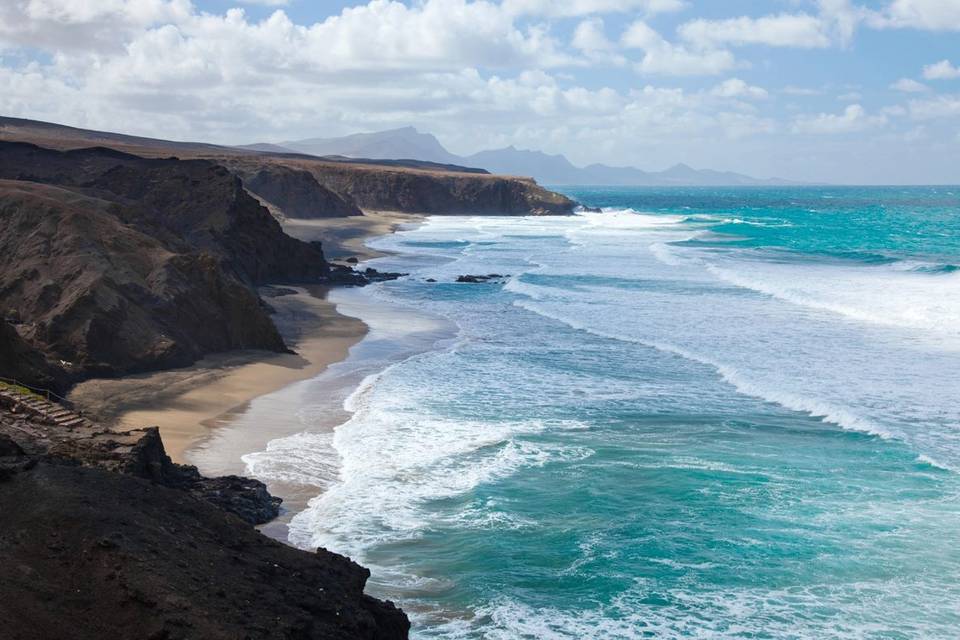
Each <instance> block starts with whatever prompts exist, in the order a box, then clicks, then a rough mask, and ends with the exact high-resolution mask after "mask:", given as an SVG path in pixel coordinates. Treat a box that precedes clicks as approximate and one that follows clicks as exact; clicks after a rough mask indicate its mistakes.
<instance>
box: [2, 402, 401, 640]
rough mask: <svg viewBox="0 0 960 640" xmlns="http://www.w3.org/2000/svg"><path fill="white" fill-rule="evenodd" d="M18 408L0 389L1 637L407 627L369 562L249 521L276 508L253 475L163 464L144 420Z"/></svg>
mask: <svg viewBox="0 0 960 640" xmlns="http://www.w3.org/2000/svg"><path fill="white" fill-rule="evenodd" d="M17 404H18V401H16V400H12V399H11V398H10V397H8V396H0V514H3V517H0V578H2V579H0V620H3V637H4V638H10V639H11V640H47V639H49V638H58V639H63V640H72V639H77V640H81V639H83V640H87V639H89V640H94V639H97V640H99V639H100V638H118V639H127V638H129V639H131V640H133V639H140V638H166V639H169V640H173V639H175V638H182V639H184V640H186V639H188V638H204V639H207V638H210V639H220V638H222V639H224V640H226V639H228V638H229V639H232V638H290V639H294V638H295V639H307V638H316V639H321V638H344V639H348V638H363V639H384V640H388V639H394V638H397V639H400V638H406V637H407V633H408V630H409V622H408V621H407V619H406V616H405V615H404V614H403V612H401V611H400V610H398V609H397V608H396V607H394V606H393V605H392V604H391V603H389V602H381V601H378V600H376V599H374V598H371V597H370V596H367V595H365V594H364V593H363V589H364V586H365V583H366V580H367V578H368V577H369V575H370V574H369V572H368V571H367V570H366V569H364V568H362V567H360V566H358V565H356V564H354V563H353V562H351V561H350V560H349V559H347V558H344V557H342V556H339V555H336V554H333V553H330V552H328V551H325V550H323V549H320V550H318V551H317V552H316V553H307V552H304V551H299V550H297V549H293V548H292V547H287V546H285V545H283V544H280V543H278V542H275V541H273V540H270V539H269V538H267V537H265V536H263V535H262V534H260V533H259V532H257V531H256V530H255V529H253V528H252V526H251V523H260V522H265V521H267V520H269V519H271V518H272V517H275V516H276V512H277V507H278V503H279V501H278V500H277V499H275V498H273V497H271V496H270V494H269V493H268V492H267V491H266V488H265V487H264V485H263V484H262V483H260V482H258V481H256V480H251V479H248V478H239V477H236V476H229V477H225V478H204V477H202V476H201V475H200V474H199V473H198V472H197V470H196V469H195V468H194V467H185V466H181V465H176V464H173V463H172V462H171V461H170V459H169V457H167V455H166V453H165V452H164V449H163V443H162V441H161V440H160V436H159V433H158V431H157V430H156V429H155V428H154V429H139V430H133V431H127V432H111V431H106V430H103V429H102V428H100V427H98V426H97V425H93V424H87V425H85V426H83V427H78V428H75V429H67V428H64V427H61V426H58V425H52V424H48V423H44V422H41V421H38V420H37V419H36V418H35V417H30V416H29V415H27V414H25V413H20V412H16V413H15V412H14V409H16V408H17ZM238 516H239V517H238Z"/></svg>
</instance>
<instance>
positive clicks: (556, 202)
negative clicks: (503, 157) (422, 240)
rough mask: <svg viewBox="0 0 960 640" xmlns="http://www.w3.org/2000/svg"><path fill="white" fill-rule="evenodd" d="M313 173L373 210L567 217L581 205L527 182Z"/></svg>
mask: <svg viewBox="0 0 960 640" xmlns="http://www.w3.org/2000/svg"><path fill="white" fill-rule="evenodd" d="M309 169H310V171H311V173H313V175H314V176H315V177H316V178H317V180H318V181H319V182H320V183H321V184H323V185H324V186H326V187H328V188H330V189H331V190H333V191H336V192H337V193H340V194H343V195H346V196H349V197H350V198H351V199H353V200H354V201H355V202H356V203H357V204H358V205H360V206H361V207H364V208H368V209H383V210H392V211H404V212H409V213H430V214H435V215H444V214H449V215H462V214H482V215H566V214H569V213H572V212H573V209H574V207H576V203H575V202H573V201H572V200H570V199H569V198H567V197H566V196H562V195H560V194H557V193H553V192H552V191H548V190H547V189H544V188H543V187H541V186H539V185H538V184H537V183H535V182H534V181H533V180H527V179H522V178H513V177H507V176H491V175H484V174H467V173H446V172H430V171H413V170H407V171H397V170H392V169H386V168H382V167H368V166H364V165H337V164H334V163H322V164H316V165H314V166H311V167H309Z"/></svg>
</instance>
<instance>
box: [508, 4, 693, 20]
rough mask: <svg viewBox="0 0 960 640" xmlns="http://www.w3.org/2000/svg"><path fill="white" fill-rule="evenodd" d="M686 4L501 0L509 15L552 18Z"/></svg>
mask: <svg viewBox="0 0 960 640" xmlns="http://www.w3.org/2000/svg"><path fill="white" fill-rule="evenodd" d="M686 6H687V3H686V2H685V1H684V0H562V1H560V2H558V1H557V0H504V2H503V8H504V10H505V11H506V12H507V13H510V14H513V15H522V14H526V15H541V16H548V17H555V18H563V17H576V16H586V15H591V14H597V13H630V12H640V13H644V14H646V15H655V14H658V13H671V12H674V11H680V10H681V9H684V8H685V7H686Z"/></svg>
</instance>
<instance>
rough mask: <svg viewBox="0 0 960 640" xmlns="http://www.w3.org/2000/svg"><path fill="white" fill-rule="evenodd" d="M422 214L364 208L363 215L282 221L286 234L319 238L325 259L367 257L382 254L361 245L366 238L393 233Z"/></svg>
mask: <svg viewBox="0 0 960 640" xmlns="http://www.w3.org/2000/svg"><path fill="white" fill-rule="evenodd" d="M421 220H423V216H422V215H419V214H414V213H399V212H396V211H372V210H367V211H364V215H363V217H359V216H357V217H350V218H331V219H320V220H294V219H288V220H284V222H283V230H284V231H286V232H287V234H288V235H291V236H293V237H294V238H299V239H300V240H305V241H307V242H309V241H312V240H319V241H321V242H322V243H323V252H324V254H325V255H326V256H327V259H328V260H343V259H345V258H349V257H355V258H358V259H359V260H369V259H370V258H376V257H378V256H381V255H383V254H382V253H380V252H378V251H375V250H373V249H371V248H369V247H367V246H365V245H364V242H365V241H366V240H368V239H369V238H374V237H377V236H385V235H387V234H388V233H393V232H394V231H396V230H397V228H398V227H400V226H401V225H403V224H409V223H416V222H419V221H421Z"/></svg>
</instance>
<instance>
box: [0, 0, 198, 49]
mask: <svg viewBox="0 0 960 640" xmlns="http://www.w3.org/2000/svg"><path fill="white" fill-rule="evenodd" d="M192 12H193V7H192V5H191V4H190V1H189V0H100V1H98V2H87V1H85V0H4V1H3V2H0V51H2V50H3V48H4V46H6V47H18V46H20V47H31V48H36V49H53V50H58V51H116V50H119V49H122V47H123V45H124V43H125V42H126V41H127V40H128V39H129V38H131V37H133V36H134V35H135V34H137V33H139V32H141V31H142V30H143V29H145V28H148V27H152V26H156V25H160V24H166V23H175V22H181V21H183V20H187V19H189V18H190V16H191V14H192Z"/></svg>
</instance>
